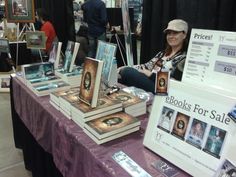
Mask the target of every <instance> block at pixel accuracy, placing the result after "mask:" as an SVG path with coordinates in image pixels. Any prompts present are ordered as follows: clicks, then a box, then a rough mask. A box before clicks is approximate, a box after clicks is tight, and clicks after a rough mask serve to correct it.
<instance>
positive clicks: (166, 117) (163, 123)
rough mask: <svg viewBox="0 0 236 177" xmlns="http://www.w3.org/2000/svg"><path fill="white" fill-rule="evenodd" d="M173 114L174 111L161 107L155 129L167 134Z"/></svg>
mask: <svg viewBox="0 0 236 177" xmlns="http://www.w3.org/2000/svg"><path fill="white" fill-rule="evenodd" d="M174 113H175V111H174V110H173V109H170V108H168V107H165V106H163V108H162V111H161V117H160V119H159V123H158V125H157V127H158V128H160V129H162V130H164V131H166V132H168V133H169V132H170V131H171V126H172V122H173V119H174Z"/></svg>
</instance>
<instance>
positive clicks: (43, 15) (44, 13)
mask: <svg viewBox="0 0 236 177" xmlns="http://www.w3.org/2000/svg"><path fill="white" fill-rule="evenodd" d="M36 12H37V15H38V17H39V18H42V19H43V20H44V21H49V14H48V13H47V11H46V10H45V9H41V8H40V9H36Z"/></svg>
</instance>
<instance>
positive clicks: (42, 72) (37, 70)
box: [21, 62, 55, 81]
mask: <svg viewBox="0 0 236 177" xmlns="http://www.w3.org/2000/svg"><path fill="white" fill-rule="evenodd" d="M21 69H22V75H23V77H24V78H25V80H26V81H34V80H36V81H37V80H39V81H40V80H49V79H50V78H54V76H55V72H54V66H53V64H52V63H49V62H44V63H34V64H26V65H22V66H21Z"/></svg>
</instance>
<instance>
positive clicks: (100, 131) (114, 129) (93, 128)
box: [85, 112, 140, 139]
mask: <svg viewBox="0 0 236 177" xmlns="http://www.w3.org/2000/svg"><path fill="white" fill-rule="evenodd" d="M139 125H140V120H139V119H137V118H135V117H133V116H131V115H129V114H126V113H124V112H118V113H114V114H111V115H108V116H105V117H101V118H98V119H95V120H91V121H89V122H86V123H85V128H86V129H87V130H88V131H89V132H91V133H92V134H93V135H94V136H96V137H97V138H98V139H102V138H105V137H108V136H112V135H115V134H118V133H120V132H123V131H126V130H129V129H131V128H134V127H137V126H139Z"/></svg>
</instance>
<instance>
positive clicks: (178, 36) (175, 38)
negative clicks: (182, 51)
mask: <svg viewBox="0 0 236 177" xmlns="http://www.w3.org/2000/svg"><path fill="white" fill-rule="evenodd" d="M185 38H186V34H185V33H184V32H177V31H171V30H170V31H167V34H166V40H167V42H168V44H169V45H170V46H171V47H179V46H182V44H183V42H184V39H185Z"/></svg>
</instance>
